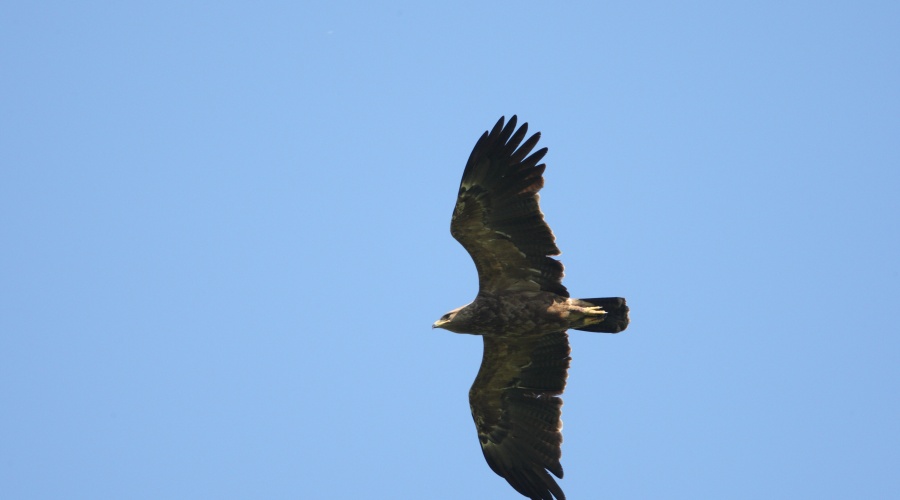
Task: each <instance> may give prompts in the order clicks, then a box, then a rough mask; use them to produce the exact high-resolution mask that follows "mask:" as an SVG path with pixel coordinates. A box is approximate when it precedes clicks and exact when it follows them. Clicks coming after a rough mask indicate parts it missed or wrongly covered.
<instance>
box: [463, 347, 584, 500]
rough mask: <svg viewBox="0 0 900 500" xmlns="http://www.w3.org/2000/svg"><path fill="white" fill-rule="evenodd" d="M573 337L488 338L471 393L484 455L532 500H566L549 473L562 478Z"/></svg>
mask: <svg viewBox="0 0 900 500" xmlns="http://www.w3.org/2000/svg"><path fill="white" fill-rule="evenodd" d="M570 359H571V358H569V337H568V336H567V335H566V332H556V333H550V334H547V335H543V336H540V337H525V338H514V339H511V338H498V337H488V336H485V337H484V358H483V359H482V361H481V369H480V370H479V372H478V376H477V377H476V378H475V383H474V384H472V389H471V390H470V391H469V404H470V406H471V408H472V418H473V419H474V420H475V427H476V428H477V429H478V439H479V441H481V451H482V452H483V453H484V458H485V460H487V463H488V465H490V466H491V469H493V471H494V472H496V473H497V474H498V475H500V476H501V477H503V478H504V479H506V481H507V482H509V484H510V485H511V486H512V487H513V488H515V489H516V491H518V492H519V493H521V494H523V495H525V496H527V497H530V498H532V499H540V500H552V499H553V497H554V496H555V497H556V498H557V499H559V500H565V498H566V497H565V495H564V494H563V491H562V489H561V488H560V487H559V485H558V484H556V480H554V479H553V477H552V476H550V474H548V473H547V471H550V472H552V473H553V474H554V475H555V476H556V477H558V478H562V477H563V470H562V465H560V463H559V459H560V457H561V456H562V453H561V451H560V445H561V444H562V433H561V430H562V421H561V420H560V408H561V407H562V399H560V398H558V397H557V396H558V395H560V394H562V392H563V389H565V387H566V371H567V370H568V368H569V360H570Z"/></svg>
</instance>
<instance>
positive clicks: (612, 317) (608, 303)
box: [576, 297, 629, 333]
mask: <svg viewBox="0 0 900 500" xmlns="http://www.w3.org/2000/svg"><path fill="white" fill-rule="evenodd" d="M579 300H582V301H584V302H588V303H590V304H591V305H595V306H600V307H602V308H603V310H604V311H606V317H605V318H603V321H601V322H600V323H594V324H592V325H587V326H584V327H582V328H576V330H581V331H585V332H602V333H619V332H621V331H622V330H624V329H625V328H627V327H628V322H629V319H628V306H627V305H625V299H623V298H622V297H605V298H601V299H579Z"/></svg>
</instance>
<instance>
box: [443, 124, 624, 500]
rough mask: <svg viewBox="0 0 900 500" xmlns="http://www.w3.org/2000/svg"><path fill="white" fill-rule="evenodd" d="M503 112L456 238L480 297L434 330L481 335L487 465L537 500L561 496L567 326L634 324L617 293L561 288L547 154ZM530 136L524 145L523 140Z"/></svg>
mask: <svg viewBox="0 0 900 500" xmlns="http://www.w3.org/2000/svg"><path fill="white" fill-rule="evenodd" d="M504 121H505V119H504V117H501V118H500V120H499V121H497V124H496V125H494V127H493V128H492V129H491V130H490V131H486V132H485V133H484V134H483V135H482V136H481V138H480V139H478V142H477V143H476V144H475V147H474V149H472V154H471V155H469V161H468V162H467V163H466V168H465V171H464V172H463V176H462V181H461V182H460V185H459V194H458V195H457V198H456V207H455V208H454V209H453V217H452V220H451V223H450V234H452V235H453V237H454V238H455V239H456V240H457V241H459V243H461V244H462V246H463V247H464V248H465V249H466V251H467V252H468V253H469V255H470V256H471V257H472V260H473V261H475V267H476V269H477V270H478V295H477V296H476V297H475V300H474V301H472V302H471V303H469V304H467V305H465V306H462V307H459V308H456V309H454V310H452V311H450V312H448V313H447V314H445V315H443V316H442V317H441V319H439V320H437V321H436V322H435V323H434V324H433V325H432V328H443V329H445V330H449V331H451V332H455V333H467V334H473V335H481V337H482V338H483V339H484V355H483V358H482V361H481V368H480V369H479V371H478V375H477V376H476V378H475V382H474V383H473V384H472V388H471V389H470V390H469V405H470V407H471V410H472V418H473V419H474V420H475V427H476V429H477V431H478V440H479V442H480V443H481V451H482V453H483V454H484V458H485V460H486V461H487V463H488V465H489V466H490V467H491V469H492V470H493V471H494V472H495V473H497V474H498V475H499V476H501V477H503V478H504V479H506V481H507V482H509V484H510V486H512V487H513V488H514V489H515V490H516V491H518V492H519V493H521V494H522V495H524V496H526V497H529V498H531V499H534V500H553V499H554V497H555V498H556V499H558V500H565V494H563V491H562V489H561V488H560V487H559V484H557V482H556V480H555V479H554V478H553V477H552V476H551V475H550V473H552V474H553V475H555V476H556V477H557V478H560V479H562V477H563V469H562V465H560V458H561V456H562V453H561V450H560V445H561V444H562V433H561V430H562V421H561V420H560V409H561V407H562V399H560V397H559V396H560V395H561V394H562V392H563V390H564V389H565V387H566V377H567V371H568V368H569V361H570V360H571V358H570V357H569V353H570V348H569V339H568V335H567V334H566V330H568V329H574V330H582V331H588V332H606V333H618V332H621V331H622V330H624V329H625V328H626V327H627V326H628V322H629V318H628V306H627V305H626V304H625V299H623V298H620V297H612V298H596V299H572V298H569V292H568V290H566V287H565V286H563V284H562V278H563V265H562V263H560V262H559V261H558V260H556V259H554V258H553V257H551V256H553V255H559V253H560V251H559V248H557V246H556V242H555V238H554V236H553V232H552V231H551V230H550V227H549V226H548V225H547V223H546V222H545V221H544V216H543V213H542V212H541V209H540V207H539V205H538V199H539V196H538V191H540V190H541V188H542V187H543V185H544V178H543V173H544V169H545V168H546V165H545V164H543V163H540V164H539V163H538V162H540V161H541V159H542V158H543V157H544V155H545V154H546V153H547V148H542V149H539V150H537V151H535V152H534V153H532V152H531V151H532V150H533V149H534V147H535V146H536V145H537V143H538V140H539V139H540V132H538V133H536V134H534V135H532V136H531V137H529V138H528V139H527V140H524V139H525V136H526V135H527V133H528V124H527V123H524V124H522V126H521V127H519V128H518V129H516V116H512V117H511V118H510V119H509V121H508V122H506V123H505V124H504ZM523 140H524V142H523Z"/></svg>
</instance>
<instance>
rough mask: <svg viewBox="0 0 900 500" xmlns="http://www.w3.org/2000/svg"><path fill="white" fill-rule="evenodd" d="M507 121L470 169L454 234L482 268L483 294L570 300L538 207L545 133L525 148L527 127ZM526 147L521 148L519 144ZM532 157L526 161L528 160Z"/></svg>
mask: <svg viewBox="0 0 900 500" xmlns="http://www.w3.org/2000/svg"><path fill="white" fill-rule="evenodd" d="M515 128H516V117H515V116H513V117H512V118H510V119H509V122H508V123H507V124H506V126H504V125H503V118H500V120H499V121H498V122H497V124H496V125H494V128H493V129H492V130H491V131H490V132H485V133H484V134H483V135H482V136H481V138H480V139H478V142H477V143H476V144H475V148H474V149H473V150H472V154H471V155H469V161H468V163H467V164H466V170H465V172H463V177H462V181H461V182H460V186H459V195H458V196H457V199H456V208H455V209H454V210H453V220H452V222H451V223H450V233H451V234H452V235H453V237H454V238H456V240H457V241H459V242H460V243H461V244H462V246H463V247H465V249H466V251H468V252H469V255H470V256H471V257H472V260H474V261H475V267H476V268H477V269H478V283H479V288H480V291H486V292H497V291H501V290H535V291H536V290H544V291H548V292H553V293H556V294H558V295H562V296H564V297H568V296H569V292H568V291H567V290H566V287H564V286H563V285H562V277H563V265H562V263H560V262H559V261H558V260H556V259H553V258H552V257H549V256H550V255H559V253H560V252H559V248H557V247H556V243H555V241H554V237H553V232H552V231H550V227H549V226H547V223H546V222H544V215H543V214H542V213H541V209H540V207H539V206H538V198H539V196H538V191H540V190H541V188H542V187H543V186H544V178H543V177H542V174H543V173H544V168H545V167H546V165H544V164H540V165H538V162H539V161H540V160H541V158H543V157H544V155H545V154H546V153H547V148H542V149H539V150H537V151H536V152H535V153H534V154H532V155H531V156H528V154H529V153H531V150H532V149H534V147H535V145H536V144H537V142H538V139H540V137H541V134H540V133H537V134H534V135H532V136H531V137H530V138H529V139H528V140H527V141H525V142H524V143H522V139H523V138H524V137H525V134H526V133H527V132H528V124H527V123H525V124H523V125H522V127H521V128H519V130H516V132H515V133H513V130H515ZM520 144H521V145H520ZM526 156H527V158H526Z"/></svg>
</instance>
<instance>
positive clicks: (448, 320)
mask: <svg viewBox="0 0 900 500" xmlns="http://www.w3.org/2000/svg"><path fill="white" fill-rule="evenodd" d="M465 307H466V306H462V307H457V308H456V309H454V310H452V311H450V312H448V313H447V314H445V315H443V316H441V319H439V320H437V321H435V322H434V324H433V325H431V328H443V329H444V330H450V331H451V332H456V333H461V332H460V331H459V330H458V328H459V327H460V326H462V320H463V318H464V317H465V314H460V312H461V311H462V310H463V309H465Z"/></svg>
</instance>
